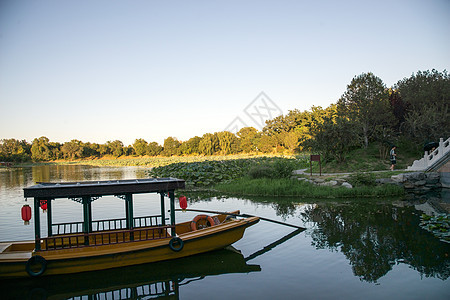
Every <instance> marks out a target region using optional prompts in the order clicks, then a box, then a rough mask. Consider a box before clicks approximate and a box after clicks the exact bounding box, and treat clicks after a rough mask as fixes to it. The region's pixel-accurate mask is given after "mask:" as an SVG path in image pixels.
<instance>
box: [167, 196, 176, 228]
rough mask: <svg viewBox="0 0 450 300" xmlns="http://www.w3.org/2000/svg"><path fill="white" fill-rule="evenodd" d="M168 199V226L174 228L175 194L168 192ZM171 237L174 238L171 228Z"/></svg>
mask: <svg viewBox="0 0 450 300" xmlns="http://www.w3.org/2000/svg"><path fill="white" fill-rule="evenodd" d="M168 194H169V198H170V225H171V226H175V194H174V191H169V192H168ZM172 236H176V232H175V227H173V228H172Z"/></svg>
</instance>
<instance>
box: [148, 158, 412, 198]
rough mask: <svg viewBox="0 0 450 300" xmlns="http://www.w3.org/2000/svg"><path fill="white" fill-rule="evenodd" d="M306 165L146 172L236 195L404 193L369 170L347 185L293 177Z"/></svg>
mask: <svg viewBox="0 0 450 300" xmlns="http://www.w3.org/2000/svg"><path fill="white" fill-rule="evenodd" d="M308 166H309V161H307V160H306V159H304V158H300V159H298V158H283V157H260V158H248V159H237V160H228V161H203V162H192V163H188V162H182V163H174V164H170V165H167V166H160V167H156V168H153V169H152V170H151V171H149V175H150V176H151V177H177V178H183V179H185V180H186V185H187V187H188V189H189V190H194V191H195V190H197V191H199V190H200V191H205V190H208V191H212V192H217V193H220V194H227V195H236V196H277V197H284V196H286V197H303V198H362V197H392V196H403V194H404V190H403V188H402V187H400V186H397V185H378V184H376V177H375V175H373V174H370V173H369V174H359V173H358V174H355V175H350V176H348V178H346V183H347V184H342V182H340V181H339V182H340V184H334V182H333V181H336V182H338V180H334V179H333V178H325V179H320V180H319V181H322V180H323V184H316V183H313V182H311V181H309V180H306V179H305V180H298V177H297V176H293V171H294V170H298V169H301V168H307V167H308ZM378 176H379V175H378ZM330 182H331V183H330Z"/></svg>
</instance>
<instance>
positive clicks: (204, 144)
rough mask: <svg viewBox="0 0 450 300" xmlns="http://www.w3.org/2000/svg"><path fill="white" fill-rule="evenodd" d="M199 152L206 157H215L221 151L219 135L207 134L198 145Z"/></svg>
mask: <svg viewBox="0 0 450 300" xmlns="http://www.w3.org/2000/svg"><path fill="white" fill-rule="evenodd" d="M198 150H199V151H200V153H202V154H204V155H213V154H214V153H216V152H217V151H218V150H219V139H218V137H217V134H212V133H205V134H204V135H203V136H202V140H201V141H200V143H199V144H198Z"/></svg>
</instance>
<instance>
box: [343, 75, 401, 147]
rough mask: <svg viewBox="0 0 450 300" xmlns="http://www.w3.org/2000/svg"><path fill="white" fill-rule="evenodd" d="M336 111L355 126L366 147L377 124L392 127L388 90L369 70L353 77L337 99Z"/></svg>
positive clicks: (372, 136)
mask: <svg viewBox="0 0 450 300" xmlns="http://www.w3.org/2000/svg"><path fill="white" fill-rule="evenodd" d="M338 113H339V114H340V115H341V116H342V117H345V118H348V119H349V120H351V121H352V122H353V123H354V124H355V125H356V126H357V129H358V136H359V138H360V140H361V141H362V144H363V145H364V147H366V148H367V146H368V145H369V141H370V140H371V139H372V138H374V133H375V129H376V128H377V126H378V127H379V126H384V127H392V122H393V114H392V110H391V109H390V104H389V93H388V90H387V89H386V86H385V84H384V83H383V81H382V80H381V79H380V78H378V77H376V76H375V75H374V74H373V73H370V72H369V73H363V74H361V75H359V76H356V77H354V78H353V80H352V81H351V83H350V84H349V85H348V86H347V90H346V92H345V93H344V94H343V95H342V97H341V98H340V99H339V101H338Z"/></svg>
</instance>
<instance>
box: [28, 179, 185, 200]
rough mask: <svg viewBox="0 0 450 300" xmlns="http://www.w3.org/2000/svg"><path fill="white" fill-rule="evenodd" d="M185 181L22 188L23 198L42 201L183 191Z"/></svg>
mask: <svg viewBox="0 0 450 300" xmlns="http://www.w3.org/2000/svg"><path fill="white" fill-rule="evenodd" d="M184 188H185V181H184V180H183V179H177V178H172V177H168V178H146V179H131V180H108V181H82V182H61V183H50V182H38V183H37V184H35V185H33V186H30V187H27V188H24V189H23V190H24V197H26V198H27V197H34V198H42V199H55V198H72V197H83V196H91V197H98V196H108V195H123V194H141V193H158V192H159V193H161V192H167V191H174V190H176V189H184Z"/></svg>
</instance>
